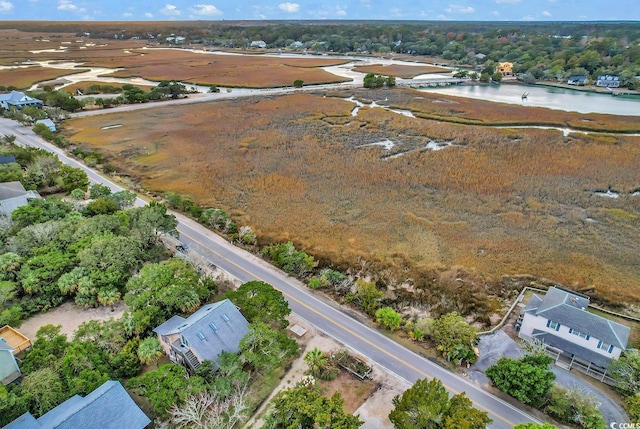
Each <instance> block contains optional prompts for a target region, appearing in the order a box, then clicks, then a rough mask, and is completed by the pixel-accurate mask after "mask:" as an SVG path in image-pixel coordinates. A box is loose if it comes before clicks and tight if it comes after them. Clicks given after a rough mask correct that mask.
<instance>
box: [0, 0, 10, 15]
mask: <svg viewBox="0 0 640 429" xmlns="http://www.w3.org/2000/svg"><path fill="white" fill-rule="evenodd" d="M11 10H13V4H11V3H10V2H8V1H0V13H4V12H11Z"/></svg>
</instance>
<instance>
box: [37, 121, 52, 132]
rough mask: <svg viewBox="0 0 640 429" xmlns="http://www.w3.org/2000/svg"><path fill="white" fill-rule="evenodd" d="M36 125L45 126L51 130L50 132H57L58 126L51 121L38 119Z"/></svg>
mask: <svg viewBox="0 0 640 429" xmlns="http://www.w3.org/2000/svg"><path fill="white" fill-rule="evenodd" d="M36 124H44V125H45V126H46V127H47V128H49V130H51V131H53V132H55V131H56V124H54V123H53V121H52V120H51V119H38V120H37V121H36Z"/></svg>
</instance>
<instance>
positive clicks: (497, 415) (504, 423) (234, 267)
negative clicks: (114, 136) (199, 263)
mask: <svg viewBox="0 0 640 429" xmlns="http://www.w3.org/2000/svg"><path fill="white" fill-rule="evenodd" d="M4 134H13V135H15V136H16V142H17V143H18V144H23V145H31V146H35V147H40V148H43V149H46V150H48V151H50V152H53V153H55V154H57V155H58V156H59V157H60V159H61V160H62V162H64V163H65V164H68V165H72V166H74V167H79V168H82V169H83V170H85V171H86V172H87V174H88V175H89V178H90V179H91V180H92V181H94V182H100V183H103V184H105V185H107V186H109V187H110V188H111V189H113V190H114V191H117V190H121V189H122V188H120V187H119V186H118V185H116V184H115V183H113V182H111V181H109V180H108V179H106V178H104V177H102V176H101V175H99V174H97V173H96V172H95V171H93V170H92V169H90V168H88V167H86V166H85V165H83V164H80V163H78V162H77V161H75V160H73V159H71V158H69V157H68V156H66V154H65V153H64V152H63V151H62V150H60V149H58V148H56V147H54V146H52V145H51V144H49V143H47V142H45V141H43V140H42V139H40V138H39V137H37V136H36V135H35V134H34V133H33V132H32V131H31V130H30V129H29V128H25V127H21V126H20V125H19V124H18V123H17V122H13V121H10V120H7V119H0V135H4ZM136 204H139V205H142V204H146V202H145V201H144V200H142V199H140V198H138V199H137V200H136ZM176 216H177V218H178V222H179V225H178V231H179V232H180V240H181V241H182V242H184V243H186V244H188V245H189V246H190V247H191V248H192V249H193V250H194V251H197V252H198V253H200V254H202V255H203V256H204V257H205V258H207V259H208V260H209V261H210V262H212V263H214V264H215V265H217V266H218V267H219V268H221V269H222V270H224V271H226V272H228V273H229V274H230V275H231V276H233V277H236V278H238V279H239V280H241V281H242V282H246V281H250V280H261V281H264V282H267V283H269V284H271V285H273V286H274V287H276V288H277V289H279V290H280V291H282V293H283V294H284V295H285V297H286V298H287V300H288V301H289V306H290V307H291V310H292V311H293V312H294V313H296V314H297V315H299V316H300V317H302V318H303V319H305V320H306V321H308V322H309V323H311V324H313V325H315V326H316V327H317V328H318V329H320V330H321V331H324V332H325V333H326V334H328V335H330V336H331V337H333V338H335V339H337V340H338V341H340V342H342V343H343V344H344V345H346V346H347V347H349V348H351V349H353V350H354V351H356V352H357V353H358V354H360V355H362V356H364V357H366V358H367V359H369V360H370V361H371V362H373V363H375V364H377V365H379V366H381V367H384V368H385V369H387V370H388V371H390V372H391V373H393V374H395V375H397V376H398V377H401V378H403V379H405V380H407V381H408V382H410V383H413V382H415V381H416V380H418V379H421V378H432V377H435V378H438V379H440V380H441V381H442V382H443V384H444V385H445V386H446V387H447V388H448V390H449V391H450V392H451V393H459V392H465V393H466V395H467V397H469V398H470V399H471V400H472V401H473V403H474V405H475V406H476V407H478V408H479V409H482V410H485V411H487V412H488V413H489V416H490V417H491V418H492V419H493V423H492V424H491V425H490V427H491V428H496V429H510V428H512V427H513V426H514V425H515V424H517V423H521V422H536V423H539V422H538V421H537V420H536V419H534V418H533V417H532V416H530V415H528V414H526V413H525V412H523V411H521V410H519V409H517V408H515V407H514V406H512V405H510V404H508V403H507V402H505V401H503V400H501V399H499V398H497V397H495V396H493V395H491V394H490V393H488V392H486V391H484V390H482V388H480V387H479V386H478V385H476V384H474V383H472V382H470V381H468V380H467V379H465V378H463V377H461V376H459V375H457V374H454V373H452V372H450V371H448V370H446V369H444V368H442V367H440V366H438V365H436V364H434V363H433V362H431V361H429V360H427V359H425V358H423V357H421V356H419V355H418V354H416V353H414V352H412V351H410V350H408V349H406V348H404V347H402V346H401V345H399V344H397V343H396V342H394V341H393V340H390V339H389V338H387V337H385V336H384V335H382V334H381V333H380V332H378V331H376V330H373V329H371V328H369V327H368V326H366V325H364V324H362V323H360V322H358V321H357V320H355V319H353V318H352V317H350V316H348V315H346V314H345V313H343V312H341V311H340V310H338V309H336V308H334V307H333V306H330V305H328V304H326V303H325V302H323V301H321V300H320V299H318V298H317V297H315V296H314V295H313V294H311V293H310V291H309V290H308V289H307V288H306V287H305V286H304V285H303V284H302V283H300V282H299V281H297V280H295V279H293V278H291V277H289V276H287V275H286V274H285V273H283V272H282V271H280V270H278V269H276V268H274V267H272V266H270V265H268V264H267V263H265V262H264V261H262V260H260V259H259V258H257V257H256V256H255V255H252V254H251V253H248V252H246V251H244V250H242V249H240V248H237V247H235V246H233V245H232V244H230V243H229V242H227V241H226V240H224V239H223V238H221V237H220V236H218V235H216V234H215V233H213V232H211V231H209V230H207V229H206V228H204V227H203V226H201V225H199V224H198V223H197V222H195V221H193V220H191V219H189V218H187V217H185V216H182V215H180V214H177V215H176Z"/></svg>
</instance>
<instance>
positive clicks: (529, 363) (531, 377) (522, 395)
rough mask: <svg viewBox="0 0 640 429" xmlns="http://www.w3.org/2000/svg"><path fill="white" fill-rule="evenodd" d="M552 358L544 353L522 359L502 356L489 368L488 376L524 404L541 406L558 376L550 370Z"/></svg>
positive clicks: (505, 391) (497, 385) (496, 384)
mask: <svg viewBox="0 0 640 429" xmlns="http://www.w3.org/2000/svg"><path fill="white" fill-rule="evenodd" d="M551 362H552V360H551V358H550V357H549V356H546V355H543V354H536V355H525V356H524V357H523V358H521V359H510V358H501V359H500V360H498V363H497V364H495V365H493V366H491V367H489V368H488V369H487V372H486V374H487V377H489V379H491V382H492V383H493V384H494V385H495V386H496V387H497V388H498V389H500V390H502V391H503V392H504V393H506V394H508V395H511V396H513V397H514V398H516V399H517V400H519V401H520V402H522V403H524V404H529V405H533V406H535V407H539V406H541V405H542V404H543V403H544V401H545V399H546V397H547V395H548V394H549V391H550V390H551V387H552V386H553V381H554V380H555V379H556V376H555V374H554V373H553V372H551V370H550V365H551Z"/></svg>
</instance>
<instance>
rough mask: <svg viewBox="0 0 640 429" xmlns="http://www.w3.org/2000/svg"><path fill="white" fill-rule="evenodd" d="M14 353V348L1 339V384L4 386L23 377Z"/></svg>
mask: <svg viewBox="0 0 640 429" xmlns="http://www.w3.org/2000/svg"><path fill="white" fill-rule="evenodd" d="M13 352H14V349H13V347H11V346H10V345H9V344H7V342H6V341H4V340H3V339H2V338H0V382H2V384H4V385H7V384H9V383H11V382H13V381H15V380H17V379H18V378H20V376H21V375H22V373H21V372H20V367H18V362H17V361H16V358H15V356H14V355H13Z"/></svg>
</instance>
